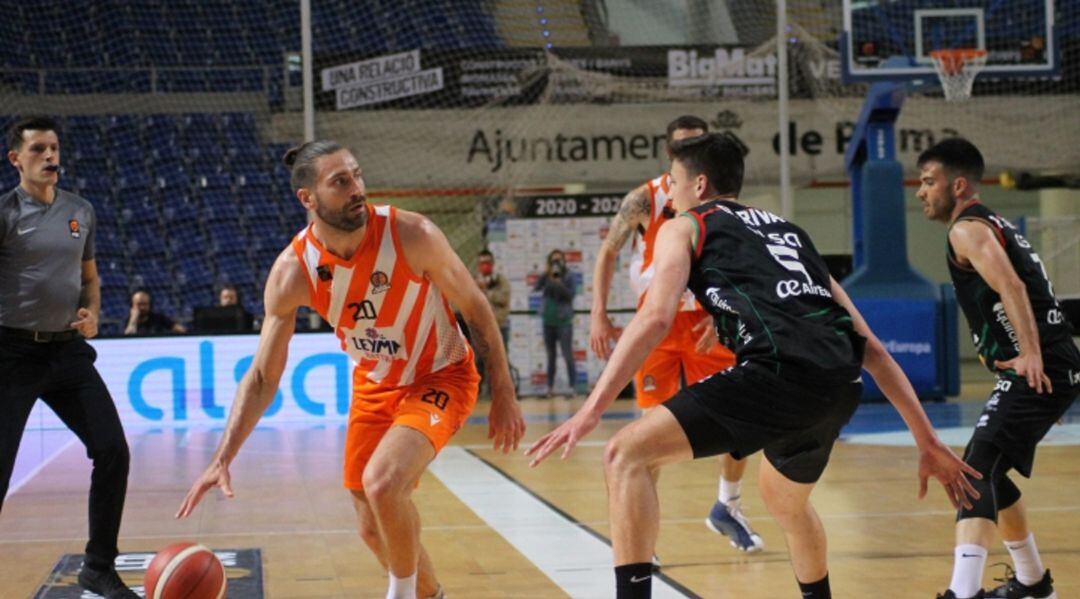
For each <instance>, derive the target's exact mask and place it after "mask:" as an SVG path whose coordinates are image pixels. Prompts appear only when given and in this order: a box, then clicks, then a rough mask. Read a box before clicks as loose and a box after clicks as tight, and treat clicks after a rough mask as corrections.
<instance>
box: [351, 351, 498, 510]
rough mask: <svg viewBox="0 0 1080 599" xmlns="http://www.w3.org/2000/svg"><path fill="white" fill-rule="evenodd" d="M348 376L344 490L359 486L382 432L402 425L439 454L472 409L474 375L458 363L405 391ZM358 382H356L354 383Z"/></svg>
mask: <svg viewBox="0 0 1080 599" xmlns="http://www.w3.org/2000/svg"><path fill="white" fill-rule="evenodd" d="M363 376H364V375H363V373H359V372H356V371H354V372H353V397H352V405H351V407H350V408H349V426H348V430H347V432H346V435H345V476H344V482H345V488H346V489H350V490H353V491H359V490H361V489H362V488H363V483H362V480H363V476H364V468H365V467H367V463H368V461H369V460H370V459H371V456H372V454H374V453H375V448H376V447H377V446H378V445H379V441H381V440H382V438H383V436H384V435H385V434H386V431H388V430H390V427H392V426H407V427H409V428H411V429H413V430H416V431H418V432H419V433H420V434H422V435H424V436H425V437H427V439H428V441H430V442H431V446H432V447H434V448H435V453H436V454H437V453H439V451H441V450H442V448H443V447H445V446H446V444H447V443H448V442H449V441H450V438H451V437H453V436H454V433H456V432H457V431H458V429H460V428H461V426H462V425H463V424H465V420H466V419H468V417H469V414H471V413H472V411H473V408H474V407H476V398H477V396H478V395H479V385H480V375H479V374H478V373H477V371H476V366H475V365H474V364H473V361H472V360H462V361H461V362H458V363H457V364H453V365H451V366H447V367H446V368H443V369H442V370H439V371H438V372H434V373H431V374H429V375H427V376H425V377H422V378H421V379H418V380H417V381H416V382H415V383H413V384H412V385H409V386H408V387H387V386H383V385H378V384H375V383H372V382H371V381H368V380H367V379H365V378H363ZM358 379H359V380H358Z"/></svg>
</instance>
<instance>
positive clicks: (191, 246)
mask: <svg viewBox="0 0 1080 599" xmlns="http://www.w3.org/2000/svg"><path fill="white" fill-rule="evenodd" d="M168 244H169V252H170V254H172V256H173V257H174V258H179V259H180V260H181V261H182V260H185V259H189V258H192V257H198V256H201V257H205V256H206V255H207V251H208V248H209V245H208V244H207V243H206V238H205V237H203V234H202V231H200V230H199V226H198V223H197V222H191V223H181V224H177V225H173V226H171V227H170V228H169V241H168Z"/></svg>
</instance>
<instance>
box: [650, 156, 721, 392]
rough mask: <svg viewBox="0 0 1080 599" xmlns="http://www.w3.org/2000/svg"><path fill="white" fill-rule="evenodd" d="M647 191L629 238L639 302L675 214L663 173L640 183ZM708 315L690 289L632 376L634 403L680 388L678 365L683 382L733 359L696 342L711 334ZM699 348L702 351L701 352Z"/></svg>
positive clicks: (693, 380)
mask: <svg viewBox="0 0 1080 599" xmlns="http://www.w3.org/2000/svg"><path fill="white" fill-rule="evenodd" d="M645 187H646V189H647V190H648V201H649V213H648V214H649V220H648V224H646V225H644V230H643V231H642V230H640V229H639V230H638V233H637V235H636V236H635V237H634V246H633V248H634V258H633V260H632V261H631V262H630V284H631V285H632V286H633V287H634V291H635V292H637V294H638V306H639V307H640V306H641V304H642V302H643V301H644V300H645V294H646V293H647V291H648V288H649V283H650V282H651V281H652V278H653V272H654V268H653V260H652V257H653V249H654V247H655V241H656V234H657V232H659V230H660V227H661V226H662V225H663V224H664V223H665V222H667V220H668V219H670V218H671V217H673V216H674V215H675V211H674V208H672V206H671V197H670V195H669V191H670V188H671V187H670V184H669V182H668V175H667V173H665V174H663V175H661V176H659V177H656V178H655V179H653V180H651V181H649V182H648V183H646V184H645ZM711 328H712V318H711V317H710V316H709V314H708V313H707V312H705V310H704V309H703V308H702V307H701V305H700V304H698V302H697V300H695V299H694V296H693V294H692V293H690V291H689V290H687V291H686V293H685V294H684V296H683V300H682V306H681V308H680V311H679V313H678V314H676V315H675V321H674V322H673V323H672V324H671V329H670V330H669V331H668V334H667V336H666V337H664V340H663V341H661V342H660V344H659V345H657V346H656V348H655V349H654V350H653V351H652V353H651V354H649V356H648V357H647V358H646V359H645V362H644V364H642V365H641V369H639V370H638V371H637V373H636V374H635V375H634V388H635V390H636V397H637V403H638V406H639V407H641V408H652V407H655V406H658V405H660V404H661V403H663V402H665V401H667V400H668V399H669V398H670V397H671V396H672V395H675V393H676V392H678V390H679V377H680V366H681V367H682V369H681V371H682V375H681V376H684V377H685V379H686V384H691V383H696V382H697V381H700V380H701V379H703V378H705V377H707V376H709V375H711V374H713V373H715V372H719V371H721V370H724V369H726V368H728V367H730V366H732V365H734V364H735V355H734V354H732V353H731V351H729V350H728V349H727V348H725V347H724V346H722V345H720V344H719V343H713V344H711V346H709V347H708V348H707V349H706V348H700V347H699V341H700V340H701V338H702V336H703V335H705V334H706V331H708V334H712V331H711ZM703 349H704V351H702V350H703Z"/></svg>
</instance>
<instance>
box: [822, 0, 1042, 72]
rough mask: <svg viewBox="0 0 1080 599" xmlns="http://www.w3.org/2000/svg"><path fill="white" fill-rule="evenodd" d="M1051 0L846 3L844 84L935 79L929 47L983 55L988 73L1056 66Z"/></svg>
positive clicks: (876, 0) (847, 0)
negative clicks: (975, 52) (981, 51)
mask: <svg viewBox="0 0 1080 599" xmlns="http://www.w3.org/2000/svg"><path fill="white" fill-rule="evenodd" d="M1056 41H1057V40H1056V38H1055V36H1054V2H1053V0H844V33H843V34H842V36H841V39H840V53H841V56H842V71H843V76H844V81H845V82H848V83H852V82H859V81H862V82H873V81H884V80H892V81H897V80H910V79H923V78H934V77H936V75H935V72H934V63H933V60H931V57H930V52H931V51H933V50H942V49H948V48H974V49H979V50H985V51H986V52H987V61H986V66H985V68H983V70H982V73H983V74H984V76H989V77H1028V76H1049V75H1054V74H1056V73H1057V70H1058V48H1057V45H1056Z"/></svg>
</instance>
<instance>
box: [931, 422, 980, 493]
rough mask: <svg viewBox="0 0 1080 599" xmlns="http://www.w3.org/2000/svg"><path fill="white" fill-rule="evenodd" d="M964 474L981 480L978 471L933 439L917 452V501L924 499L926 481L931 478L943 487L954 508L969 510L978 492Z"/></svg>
mask: <svg viewBox="0 0 1080 599" xmlns="http://www.w3.org/2000/svg"><path fill="white" fill-rule="evenodd" d="M965 474H966V475H967V476H971V477H972V478H977V479H982V474H979V471H978V470H976V469H974V468H972V467H971V466H969V465H968V464H967V463H965V462H964V460H961V459H960V457H959V456H957V455H956V454H955V453H953V450H951V449H949V447H948V446H947V445H945V444H944V443H942V442H941V441H940V440H938V439H934V442H933V443H931V444H930V445H929V446H927V447H925V448H922V449H920V450H919V499H922V498H923V497H926V481H927V479H928V478H929V477H931V476H932V477H934V478H936V479H938V482H939V483H941V486H943V487H945V494H946V495H948V496H949V501H950V502H951V503H952V505H953V507H954V508H957V509H959V508H960V506H961V505H963V506H964V507H965V508H968V509H970V508H971V500H972V499H978V498H979V492H978V491H977V490H975V487H973V486H972V485H971V481H969V480H968V479H967V476H965Z"/></svg>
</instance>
